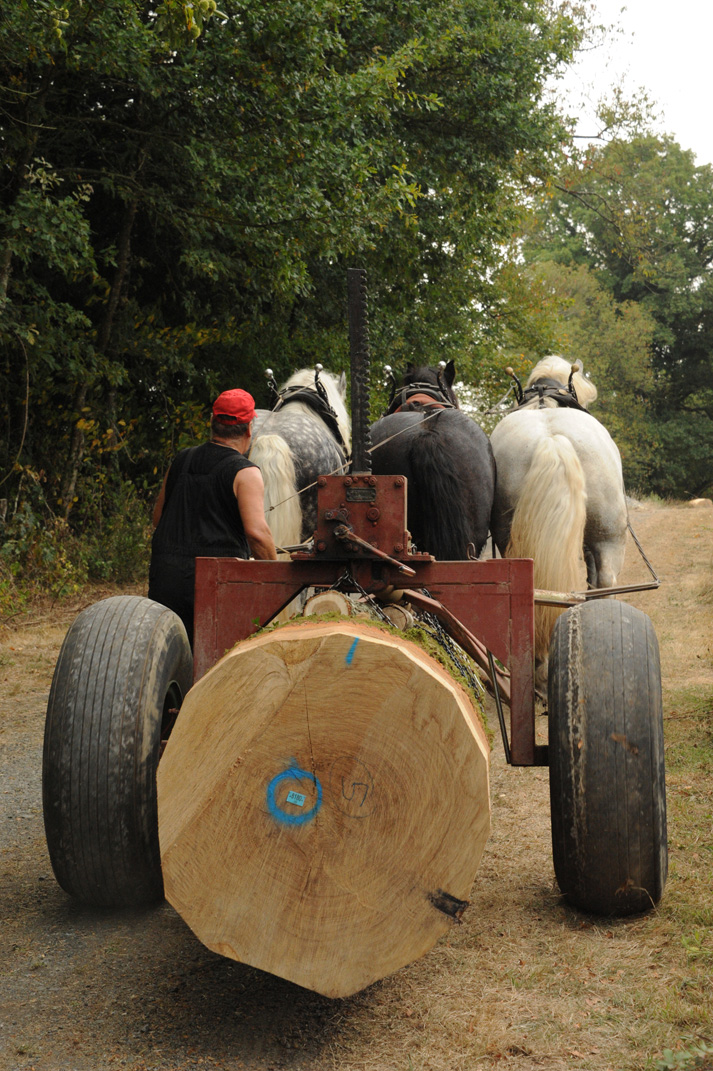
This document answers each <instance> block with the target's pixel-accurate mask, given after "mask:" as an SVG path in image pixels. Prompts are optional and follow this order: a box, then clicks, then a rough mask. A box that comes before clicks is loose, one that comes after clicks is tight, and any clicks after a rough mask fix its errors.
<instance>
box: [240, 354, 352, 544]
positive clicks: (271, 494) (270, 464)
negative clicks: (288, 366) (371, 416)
mask: <svg viewBox="0 0 713 1071" xmlns="http://www.w3.org/2000/svg"><path fill="white" fill-rule="evenodd" d="M318 379H319V383H320V384H321V386H322V388H323V393H322V392H320V391H319V390H318V389H317V387H316V386H315V371H314V369H311V368H303V369H302V370H301V371H299V372H295V374H294V375H293V376H290V378H289V379H288V380H287V382H286V383H284V384H283V386H282V387H281V388H280V391H279V398H280V400H279V401H278V404H277V406H276V408H275V409H274V410H272V412H271V411H269V410H267V409H258V410H257V413H256V414H255V422H254V424H253V442H252V446H251V448H250V454H249V457H250V460H251V461H254V462H255V464H256V465H259V467H260V471H261V472H262V478H263V480H264V482H265V512H266V516H267V522H268V524H269V525H270V530H271V531H272V535H273V538H274V540H275V544H276V546H277V547H278V548H279V547H290V546H294V545H295V544H297V543H301V542H303V541H304V540H305V539H309V538H310V536H312V535H313V533H314V530H315V528H316V525H317V488H316V486H313V484H314V483H315V481H316V479H317V477H318V476H322V475H327V474H329V473H332V472H340V471H343V470H344V469H345V468H346V464H347V459H348V457H349V453H350V450H351V422H350V420H349V414H348V413H347V410H346V406H345V404H344V397H345V394H346V388H347V383H346V377H345V375H344V373H343V372H342V373H341V375H339V376H335V375H331V374H330V373H329V372H323V371H320V372H319V376H318ZM300 492H301V493H300Z"/></svg>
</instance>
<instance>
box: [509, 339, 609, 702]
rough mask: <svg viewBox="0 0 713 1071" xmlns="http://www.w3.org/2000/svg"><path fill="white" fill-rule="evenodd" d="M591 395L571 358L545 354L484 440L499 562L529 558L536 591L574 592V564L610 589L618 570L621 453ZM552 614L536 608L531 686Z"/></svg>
mask: <svg viewBox="0 0 713 1071" xmlns="http://www.w3.org/2000/svg"><path fill="white" fill-rule="evenodd" d="M518 385H519V384H518ZM596 397H597V388H596V387H595V386H594V384H593V383H592V382H591V381H590V380H588V379H587V378H586V377H585V376H584V375H583V374H582V363H581V361H577V362H576V364H575V365H574V366H573V365H570V364H569V362H568V361H566V360H564V359H563V358H562V357H557V356H550V357H545V358H544V359H543V360H541V361H540V362H539V363H538V364H537V365H535V367H534V368H533V370H532V372H531V373H530V376H529V378H528V380H527V383H526V387H525V390H524V392H523V391H520V399H519V400H520V404H519V406H517V407H516V408H515V409H514V410H512V411H511V412H510V413H508V414H507V415H506V416H505V417H503V419H502V420H501V421H500V422H499V423H498V424H496V426H495V428H494V430H493V432H492V435H491V437H490V442H491V445H492V448H493V454H494V456H495V462H496V465H497V469H498V484H497V490H496V494H495V504H494V508H493V520H492V534H493V539H494V541H495V544H496V546H497V548H498V550H499V551H500V553H501V554H502V555H504V556H505V557H510V558H533V559H534V570H535V587H536V588H544V589H547V590H552V591H563V592H566V591H573V590H577V589H578V588H579V587H580V586H581V584H582V580H583V572H584V566H583V563H582V559H584V564H586V573H587V584H588V586H589V587H590V588H608V587H613V586H614V585H615V584H616V579H617V575H618V574H619V572H620V571H621V568H622V566H623V564H624V552H625V549H626V533H627V526H628V514H627V508H626V496H625V492H624V479H623V475H622V468H621V457H620V455H619V450H618V448H617V446H616V444H615V442H614V440H613V439H612V438H611V436H610V434H609V432H608V431H607V430H606V428H605V427H604V426H603V424H600V423H599V421H598V420H597V419H596V417H593V416H592V414H591V413H589V412H588V406H589V405H590V404H591V403H592V402H593V401H594V400H595V399H596ZM561 612H562V611H561V610H558V609H556V608H553V607H542V606H538V607H537V613H536V615H535V662H536V665H537V666H538V675H537V676H538V682H539V683H540V684H544V681H546V673H547V656H548V651H549V642H550V637H551V634H552V629H553V628H554V625H555V621H556V619H557V617H558V615H559V614H560V613H561Z"/></svg>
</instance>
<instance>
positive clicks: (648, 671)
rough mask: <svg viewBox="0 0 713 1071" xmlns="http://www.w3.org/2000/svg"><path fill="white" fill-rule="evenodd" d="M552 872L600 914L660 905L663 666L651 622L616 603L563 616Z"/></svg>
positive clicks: (558, 641)
mask: <svg viewBox="0 0 713 1071" xmlns="http://www.w3.org/2000/svg"><path fill="white" fill-rule="evenodd" d="M548 685H549V687H548V706H549V757H550V800H551V812H552V852H553V857H554V865H555V874H556V877H557V881H558V883H559V886H560V889H561V891H562V893H563V894H564V896H565V897H566V899H567V900H568V901H569V902H570V903H571V904H573V905H574V906H575V907H578V908H581V909H582V910H585V911H591V912H594V913H596V914H601V915H629V914H634V913H637V912H642V911H646V910H647V909H649V908H651V907H652V906H653V905H654V904H656V903H657V902H658V900H659V899H660V897H661V894H662V892H663V888H664V885H665V882H666V875H667V868H668V853H667V843H666V788H665V773H664V740H663V718H662V708H661V671H660V666H659V651H658V642H657V640H656V634H655V632H654V629H653V626H652V624H651V621H650V619H649V618H648V617H647V616H646V614H644V613H641V611H640V610H636V609H635V608H634V607H632V606H628V605H627V604H626V603H623V602H618V601H616V600H612V599H607V600H605V601H593V602H589V603H585V604H583V605H581V606H576V607H573V608H572V609H570V610H568V611H567V613H565V614H563V615H562V616H561V617H560V618H559V619H558V621H557V625H556V627H555V631H554V633H553V636H552V642H551V646H550V659H549V680H548Z"/></svg>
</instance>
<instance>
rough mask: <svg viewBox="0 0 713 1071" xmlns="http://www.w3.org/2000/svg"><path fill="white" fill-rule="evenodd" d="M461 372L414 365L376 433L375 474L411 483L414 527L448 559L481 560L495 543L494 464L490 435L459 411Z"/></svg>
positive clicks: (423, 546) (422, 541) (417, 538)
mask: <svg viewBox="0 0 713 1071" xmlns="http://www.w3.org/2000/svg"><path fill="white" fill-rule="evenodd" d="M454 380H455V367H454V365H453V361H450V362H449V363H448V364H447V365H445V367H443V368H440V369H433V368H414V367H413V365H410V366H409V369H408V372H407V373H406V375H405V376H404V380H403V384H402V386H401V388H400V389H399V390H398V391H395V392H394V396H393V398H392V401H391V404H390V406H389V411H388V413H387V415H386V416H383V417H382V418H381V420H377V422H376V423H375V424H373V425H372V427H371V444H372V454H371V458H372V467H373V471H374V473H375V474H377V475H379V474H383V475H390V474H391V473H398V474H400V475H402V476H406V478H407V480H408V529H409V531H410V532H411V536H412V539H413V541H414V543H415V544H416V546H417V547H418V549H419V550H421V551H427V552H428V553H430V554H433V555H434V557H435V558H438V559H439V560H441V561H459V560H464V559H466V558H471V557H478V556H479V555H480V552H481V551H482V549H483V547H484V546H485V543H486V540H487V538H488V531H489V529H490V514H491V511H492V508H493V497H494V494H495V461H494V459H493V452H492V450H491V448H490V442H489V440H488V437H487V435H486V434H485V432H484V431H483V429H482V428H481V427H479V426H478V424H476V423H475V421H474V420H472V419H471V418H470V417H469V416H468V415H467V414H466V413H464V412H462V411H461V410H460V409H459V408H458V399H457V397H456V395H455V392H454V390H453V382H454Z"/></svg>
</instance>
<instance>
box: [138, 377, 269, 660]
mask: <svg viewBox="0 0 713 1071" xmlns="http://www.w3.org/2000/svg"><path fill="white" fill-rule="evenodd" d="M254 416H255V402H254V401H253V398H252V396H251V395H250V394H248V392H247V391H244V390H227V391H224V392H223V393H222V394H221V395H220V396H219V397H218V398H217V399H216V401H215V403H214V404H213V417H212V420H211V425H210V429H211V437H210V442H207V443H203V445H202V446H192V447H190V448H189V449H187V450H181V451H180V453H179V454H177V455H176V457H175V459H174V461H173V462H172V464H171V467H170V468H169V470H168V472H167V473H166V476H165V478H164V481H163V486H162V487H161V491H160V493H159V496H158V499H157V500H156V505H155V507H154V511H153V523H154V528H155V529H156V530H155V532H154V535H153V540H152V543H151V565H150V568H149V593H148V594H149V598H150V599H155V600H156V602H160V603H163V605H164V606H168V607H169V608H170V609H171V610H175V612H176V613H177V614H178V615H179V617H180V618H181V620H182V621H183V623H184V625H185V626H186V632H187V633H188V638H189V639H190V640H191V643H192V642H193V598H194V587H195V573H196V562H195V560H196V558H197V557H205V558H249V557H250V556H252V557H254V558H260V559H263V560H265V559H270V560H274V559H276V558H277V553H276V551H275V543H274V540H273V538H272V534H271V532H270V529H269V528H268V525H267V521H266V520H265V507H264V500H263V495H264V487H263V482H262V476H261V474H260V469H259V468H258V467H257V465H254V464H253V463H252V461H248V459H247V458H246V457H244V456H243V455H244V454H245V453H246V452H247V451H248V449H249V447H250V441H251V437H252V421H253V418H254Z"/></svg>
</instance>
